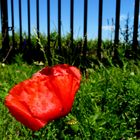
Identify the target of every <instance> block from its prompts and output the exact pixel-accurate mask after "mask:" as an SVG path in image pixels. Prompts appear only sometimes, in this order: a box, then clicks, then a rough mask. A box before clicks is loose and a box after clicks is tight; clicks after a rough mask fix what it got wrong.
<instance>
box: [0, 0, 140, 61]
mask: <svg viewBox="0 0 140 140" xmlns="http://www.w3.org/2000/svg"><path fill="white" fill-rule="evenodd" d="M13 2H14V0H11V21H12V27H8V7H7V0H0V5H1V21H2V38H3V39H2V45H3V47H4V46H9V37H8V31H9V30H12V41H13V46H14V43H15V37H14V34H15V33H14V27H15V25H14V4H13ZM21 4H22V3H21V0H18V5H19V29H20V44H21V45H22V42H23V40H22V10H21V6H22V5H21ZM39 4H40V1H39V0H36V23H37V27H36V28H37V35H38V37H39V32H40V28H39V26H40V25H39V23H40V21H39V10H40V9H39ZM46 4H47V10H46V11H47V12H46V16H47V37H48V41H47V47H48V48H47V49H48V52H50V0H46ZM120 5H121V0H116V17H115V36H114V43H115V44H118V43H119V28H120ZM139 5H140V1H139V0H135V5H134V26H133V28H134V29H133V49H134V51H137V46H138V39H137V38H138V18H139ZM83 7H84V11H83V13H84V14H83V16H84V24H83V40H84V45H83V55H84V56H86V50H87V34H88V33H87V17H88V0H84V5H83ZM27 13H28V19H27V21H28V44H30V43H31V29H30V26H31V25H30V23H31V18H30V0H27ZM102 13H103V0H99V12H98V50H97V55H98V58H99V59H100V58H101V46H102ZM61 14H63V13H61V0H58V46H59V50H60V53H61ZM73 29H74V0H70V35H71V37H70V39H71V41H70V43H71V44H70V45H71V47H72V46H73V34H74V32H73ZM49 63H51V62H49Z"/></svg>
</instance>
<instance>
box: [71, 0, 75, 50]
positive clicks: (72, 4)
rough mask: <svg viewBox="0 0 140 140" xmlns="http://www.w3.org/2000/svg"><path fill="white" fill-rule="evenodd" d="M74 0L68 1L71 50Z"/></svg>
mask: <svg viewBox="0 0 140 140" xmlns="http://www.w3.org/2000/svg"><path fill="white" fill-rule="evenodd" d="M73 19H74V0H71V1H70V40H71V43H70V47H71V48H72V50H73V23H74V20H73Z"/></svg>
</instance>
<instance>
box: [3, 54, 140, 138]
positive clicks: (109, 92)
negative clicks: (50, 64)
mask: <svg viewBox="0 0 140 140" xmlns="http://www.w3.org/2000/svg"><path fill="white" fill-rule="evenodd" d="M15 60H16V63H14V64H11V65H6V64H4V63H1V64H0V77H1V78H0V91H1V92H0V110H1V111H0V139H3V140H7V139H10V140H27V139H28V140H38V139H40V140H46V139H47V140H52V139H53V140H57V139H68V140H73V139H76V140H80V139H85V140H88V139H89V140H90V139H95V140H96V139H97V140H102V139H105V140H108V139H112V140H114V139H116V140H118V139H124V140H125V139H137V138H138V137H137V136H138V135H139V130H140V128H139V126H140V121H139V120H140V115H139V111H140V109H139V108H140V94H139V93H140V88H139V84H140V81H139V79H140V69H139V65H140V64H139V63H138V64H137V66H136V65H134V62H132V61H131V62H130V63H128V62H124V66H123V67H122V68H119V67H114V66H111V67H108V68H105V67H104V65H102V63H100V65H99V68H97V69H96V70H95V69H87V75H85V76H84V75H83V79H82V82H81V87H80V90H79V91H78V93H77V95H76V98H75V102H74V105H73V108H72V111H71V113H69V114H68V116H66V117H63V118H61V119H58V120H55V121H53V122H51V123H49V124H48V125H46V126H45V127H44V128H42V129H41V130H39V131H36V132H32V131H31V130H29V129H28V128H26V127H24V126H23V125H22V124H20V123H19V122H17V121H16V120H15V119H14V118H13V117H12V116H11V115H10V114H9V113H8V109H7V108H6V107H5V106H4V98H5V96H6V95H7V93H8V91H9V89H10V88H11V87H12V86H13V85H15V84H16V83H18V82H20V81H22V80H25V79H27V78H29V77H30V76H31V75H32V74H33V73H34V72H35V71H37V70H38V69H40V68H41V66H36V65H28V64H27V63H25V62H23V61H22V59H21V56H16V58H15Z"/></svg>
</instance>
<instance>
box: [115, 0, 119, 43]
mask: <svg viewBox="0 0 140 140" xmlns="http://www.w3.org/2000/svg"><path fill="white" fill-rule="evenodd" d="M120 5H121V0H116V21H115V22H116V23H115V39H114V42H115V44H116V45H117V44H118V43H119V28H120Z"/></svg>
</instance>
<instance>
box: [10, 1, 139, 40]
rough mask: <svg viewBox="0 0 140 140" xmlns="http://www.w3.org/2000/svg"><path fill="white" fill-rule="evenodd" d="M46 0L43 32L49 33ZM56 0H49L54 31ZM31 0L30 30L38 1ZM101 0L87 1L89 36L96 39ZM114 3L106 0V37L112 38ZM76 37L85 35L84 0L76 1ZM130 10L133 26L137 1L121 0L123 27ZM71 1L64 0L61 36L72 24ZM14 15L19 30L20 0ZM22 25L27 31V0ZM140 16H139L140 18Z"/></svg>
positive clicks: (43, 7) (42, 12)
mask: <svg viewBox="0 0 140 140" xmlns="http://www.w3.org/2000/svg"><path fill="white" fill-rule="evenodd" d="M46 1H47V0H40V32H42V33H46V32H47V15H46V13H47V11H46V10H47V9H46V7H47V2H46ZM57 1H58V0H50V2H51V3H50V4H51V24H50V25H51V31H54V30H55V31H57ZM30 2H31V31H32V32H33V30H34V28H36V0H30ZM98 2H99V0H88V38H89V39H92V38H93V39H95V38H97V36H98ZM115 4H116V0H103V27H102V29H103V39H106V38H109V39H110V38H111V30H113V29H114V28H113V26H112V19H114V22H115ZM8 6H9V8H8V9H9V26H11V17H10V15H11V13H10V11H11V9H10V0H8ZM74 6H75V7H74V37H75V38H76V37H82V35H83V20H84V19H83V8H84V0H75V2H74ZM128 13H129V16H130V24H131V25H133V16H134V0H121V14H120V15H121V17H120V21H121V27H122V28H123V27H124V23H125V22H124V20H125V18H126V17H127V14H128ZM69 15H70V0H62V35H65V34H66V33H67V32H69V30H70V29H69V27H70V19H69V18H70V17H69ZM14 17H15V30H16V31H19V18H18V17H19V15H18V0H14ZM22 19H23V20H22V25H23V32H24V31H25V32H27V0H22ZM139 19H140V18H139Z"/></svg>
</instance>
